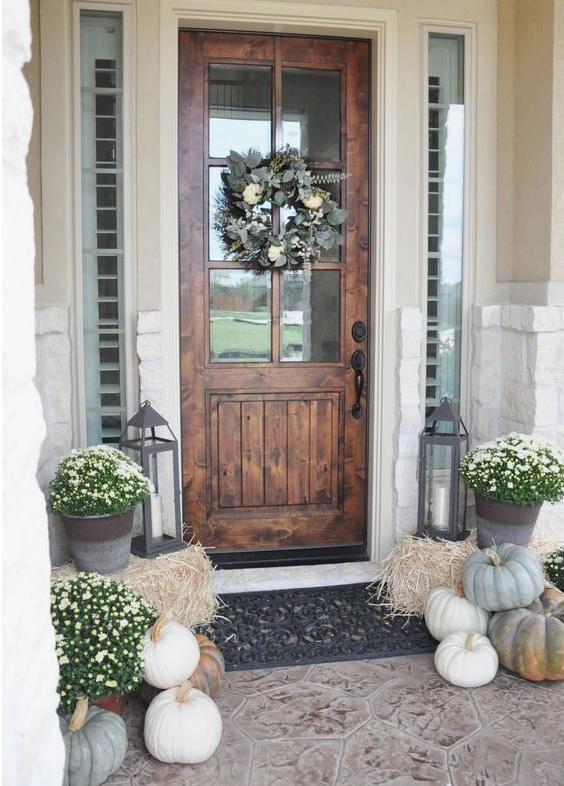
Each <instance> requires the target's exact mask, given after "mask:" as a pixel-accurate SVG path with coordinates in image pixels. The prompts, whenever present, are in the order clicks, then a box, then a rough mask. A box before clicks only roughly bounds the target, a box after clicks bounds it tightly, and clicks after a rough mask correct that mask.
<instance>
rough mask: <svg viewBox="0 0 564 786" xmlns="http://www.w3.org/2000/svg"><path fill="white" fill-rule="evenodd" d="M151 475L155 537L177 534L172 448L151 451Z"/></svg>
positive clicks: (149, 457)
mask: <svg viewBox="0 0 564 786" xmlns="http://www.w3.org/2000/svg"><path fill="white" fill-rule="evenodd" d="M148 459H149V467H148V469H149V477H150V479H151V482H152V484H153V486H154V487H155V491H154V492H153V494H152V495H151V524H152V531H153V538H157V537H161V536H162V535H169V536H171V537H174V536H175V535H176V516H175V508H174V470H173V452H172V450H164V451H159V452H157V453H150V454H149V456H148Z"/></svg>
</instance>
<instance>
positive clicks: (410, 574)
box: [370, 535, 478, 617]
mask: <svg viewBox="0 0 564 786" xmlns="http://www.w3.org/2000/svg"><path fill="white" fill-rule="evenodd" d="M477 549H478V547H477V545H476V541H475V538H473V539H468V540H460V541H449V540H432V539H431V538H416V537H414V536H413V535H409V536H408V537H406V538H404V540H402V541H401V542H400V543H398V545H397V546H396V547H395V548H394V549H393V550H392V551H391V552H390V554H389V555H388V556H387V557H386V559H385V560H384V561H383V563H382V565H381V571H380V574H379V576H378V581H377V582H375V583H374V584H373V585H372V587H373V588H374V592H373V594H372V596H371V599H370V602H371V603H378V604H381V605H383V606H386V607H387V608H388V612H389V615H390V616H392V617H396V616H402V615H410V614H416V615H417V616H418V617H422V616H423V611H424V608H425V600H426V598H427V595H428V594H429V592H430V591H431V590H432V589H435V587H456V586H459V585H460V584H461V579H462V567H463V565H464V563H465V562H466V560H467V558H468V557H469V556H470V554H473V553H474V551H477Z"/></svg>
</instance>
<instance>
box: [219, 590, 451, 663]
mask: <svg viewBox="0 0 564 786" xmlns="http://www.w3.org/2000/svg"><path fill="white" fill-rule="evenodd" d="M370 594H372V593H371V592H369V591H367V588H366V585H365V584H347V585H342V586H333V587H315V588H309V587H308V588H307V589H285V590H272V591H268V592H238V593H233V594H228V595H222V599H223V601H224V603H225V606H224V608H222V609H221V610H220V614H221V615H222V616H223V617H224V619H218V620H216V622H214V624H213V625H212V626H211V628H210V629H208V631H207V632H208V635H210V636H211V638H213V639H214V640H215V642H216V643H217V645H218V647H220V649H221V650H222V652H223V655H224V657H225V664H226V668H227V671H239V670H244V669H262V668H271V667H274V666H297V665H299V664H304V663H327V662H331V661H343V660H360V659H362V658H387V657H391V656H393V655H414V654H417V653H420V652H434V650H435V647H436V642H435V641H434V639H433V638H432V637H431V636H430V634H429V633H428V631H427V628H426V627H425V623H424V622H423V620H420V619H418V618H417V617H412V618H409V619H408V621H407V623H406V618H405V617H400V618H396V619H393V620H392V619H390V618H386V610H385V609H384V608H383V607H382V606H374V605H369V604H368V599H369V595H370Z"/></svg>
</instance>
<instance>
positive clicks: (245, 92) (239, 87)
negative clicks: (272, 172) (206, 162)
mask: <svg viewBox="0 0 564 786" xmlns="http://www.w3.org/2000/svg"><path fill="white" fill-rule="evenodd" d="M271 74H272V69H271V68H270V66H255V65H240V64H238V63H237V64H230V63H218V64H213V65H210V79H209V154H210V156H211V157H212V158H225V156H227V155H229V151H230V150H237V152H239V153H241V152H246V151H247V150H249V149H250V148H254V149H255V150H260V152H261V153H263V154H264V155H266V154H268V153H269V152H270V145H271V109H270V107H271V100H272V92H271V90H272V88H271V78H272V77H271Z"/></svg>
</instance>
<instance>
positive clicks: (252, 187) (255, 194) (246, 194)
mask: <svg viewBox="0 0 564 786" xmlns="http://www.w3.org/2000/svg"><path fill="white" fill-rule="evenodd" d="M261 196H262V188H261V187H260V186H259V184H258V183H249V184H248V185H247V186H245V188H244V189H243V200H244V201H245V202H246V203H247V205H256V204H257V202H260V198H261Z"/></svg>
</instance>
